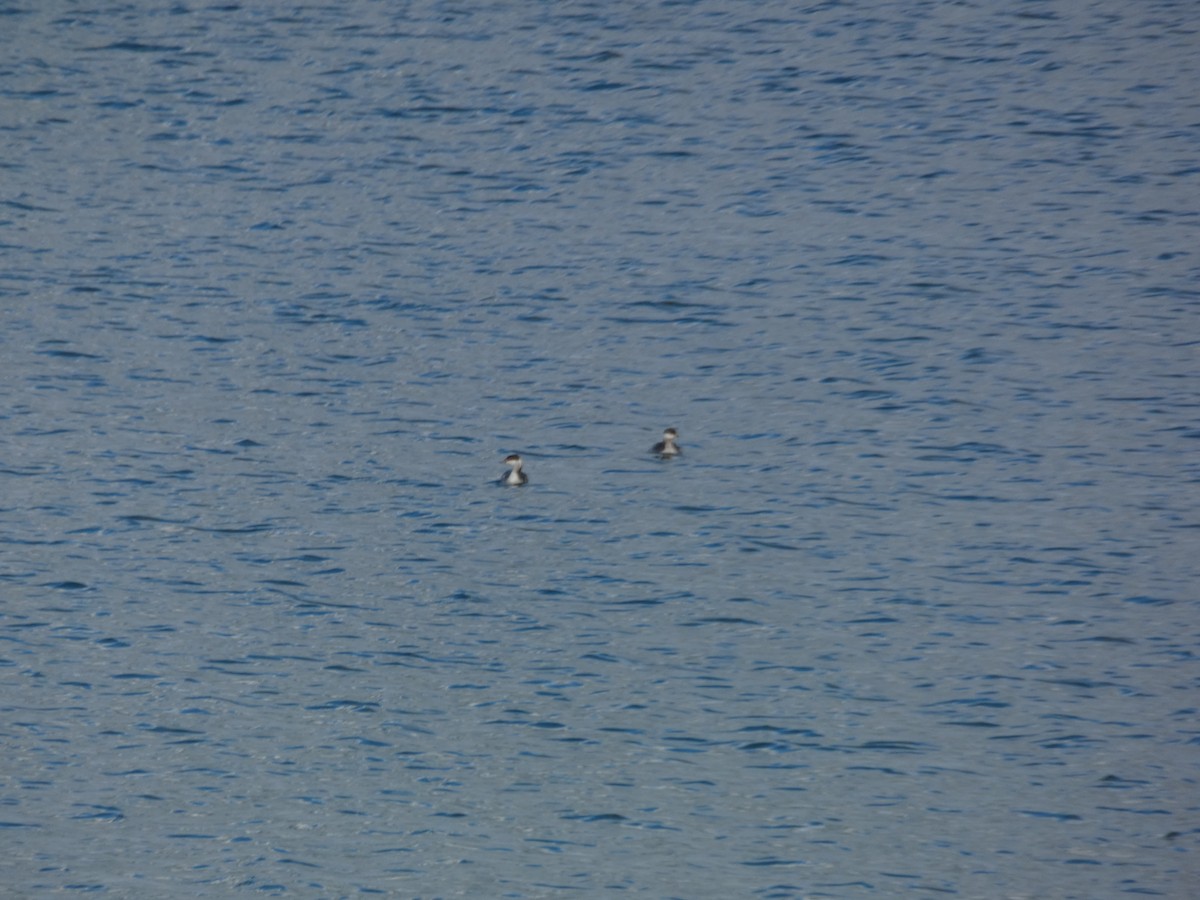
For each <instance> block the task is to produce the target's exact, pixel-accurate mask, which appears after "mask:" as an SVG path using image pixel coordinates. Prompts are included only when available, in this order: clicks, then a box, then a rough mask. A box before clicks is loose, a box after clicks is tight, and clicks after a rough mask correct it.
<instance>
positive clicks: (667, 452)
mask: <svg viewBox="0 0 1200 900" xmlns="http://www.w3.org/2000/svg"><path fill="white" fill-rule="evenodd" d="M677 437H679V432H677V431H676V430H675V429H674V428H668V429H667V430H666V431H664V432H663V439H662V440H661V441H659V442H658V443H657V444H655V445H654V446H653V447H651V448H650V452H651V453H657V454H658V455H659V456H664V457H665V456H678V455H679V454H680V453H682V452H683V451H682V450H680V449H679V445H678V444H677V443H675V438H677Z"/></svg>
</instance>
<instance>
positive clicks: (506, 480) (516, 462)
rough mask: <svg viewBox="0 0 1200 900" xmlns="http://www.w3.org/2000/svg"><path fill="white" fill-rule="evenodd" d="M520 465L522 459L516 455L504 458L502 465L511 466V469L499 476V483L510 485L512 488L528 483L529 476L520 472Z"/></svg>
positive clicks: (511, 454)
mask: <svg viewBox="0 0 1200 900" xmlns="http://www.w3.org/2000/svg"><path fill="white" fill-rule="evenodd" d="M521 463H522V459H521V457H520V455H519V454H517V453H510V454H508V456H506V457H504V464H505V465H506V466H511V467H512V469H511V471H508V472H505V473H504V474H503V475H501V476H500V483H501V484H508V485H512V486H513V487H517V486H519V485H522V484H526V483H528V481H529V476H528V475H526V474H525V473H524V472H522V471H521Z"/></svg>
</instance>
